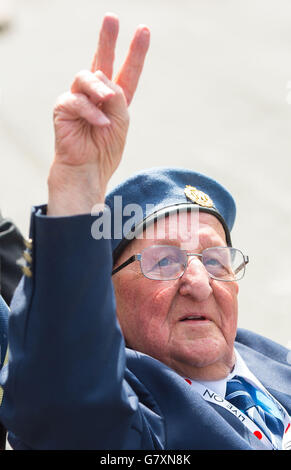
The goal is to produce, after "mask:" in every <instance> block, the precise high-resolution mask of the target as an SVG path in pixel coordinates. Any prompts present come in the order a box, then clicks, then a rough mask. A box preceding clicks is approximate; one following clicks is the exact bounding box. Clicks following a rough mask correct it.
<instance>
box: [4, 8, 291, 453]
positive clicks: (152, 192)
mask: <svg viewBox="0 0 291 470" xmlns="http://www.w3.org/2000/svg"><path fill="white" fill-rule="evenodd" d="M117 32H118V20H117V18H116V17H115V16H114V15H107V16H106V17H105V19H104V22H103V25H102V28H101V33H100V40H99V44H98V48H97V52H96V55H95V57H94V60H93V63H92V68H91V72H89V71H88V72H87V71H83V72H81V73H79V74H78V75H77V76H76V77H75V80H74V82H73V84H72V87H71V90H70V92H68V93H66V94H65V95H63V96H62V97H61V98H60V99H59V100H58V102H57V104H56V108H55V115H54V118H55V133H56V146H55V159H54V162H53V164H52V167H51V171H50V175H49V201H48V206H47V208H46V207H37V208H35V209H34V210H33V213H32V218H31V239H32V247H31V250H30V255H31V259H32V261H31V263H30V265H29V266H27V269H26V277H25V278H24V279H23V280H22V282H21V284H20V286H19V287H18V291H17V293H16V295H15V297H14V300H13V305H12V314H11V317H10V320H9V321H10V323H9V335H10V336H9V341H10V351H11V355H10V362H9V368H8V376H7V377H6V378H4V380H3V382H4V399H3V404H2V407H1V418H2V419H3V422H4V423H5V425H6V427H7V429H9V431H10V442H11V444H12V446H13V448H15V449H152V450H154V449H155V450H162V449H244V450H248V449H288V448H290V418H289V415H290V413H291V394H290V389H291V387H290V386H291V370H290V365H289V364H288V363H287V353H288V351H287V350H286V349H284V348H283V347H281V346H279V345H277V344H275V343H273V342H272V341H270V340H268V339H266V338H263V337H261V336H258V335H257V334H254V333H251V332H249V331H239V332H237V314H238V308H237V294H238V284H237V281H238V280H239V279H241V278H242V277H243V275H244V271H245V266H246V264H247V262H248V258H247V256H246V255H244V254H243V253H242V252H241V251H240V250H238V249H236V248H234V247H232V242H231V237H230V230H231V228H232V225H233V223H234V217H235V204H234V201H233V198H232V196H231V195H230V194H229V192H228V191H227V190H226V189H225V188H223V187H222V186H221V185H220V184H218V183H217V182H216V181H214V180H213V179H211V178H209V177H206V176H204V175H201V174H199V173H197V172H195V171H192V170H185V169H182V168H155V169H151V170H147V171H143V172H140V173H138V174H136V175H134V176H133V177H131V178H129V179H128V180H126V181H125V182H124V183H122V184H121V185H120V186H118V187H117V188H115V189H114V190H113V191H112V192H111V193H109V194H108V195H107V197H106V198H105V194H106V188H107V184H108V181H109V179H110V177H111V175H112V174H113V172H114V171H115V169H116V168H117V167H118V165H119V162H120V160H121V156H122V153H123V149H124V145H125V138H126V134H127V129H128V122H129V119H128V110H127V108H128V105H129V103H130V102H131V100H132V98H133V94H134V91H135V89H136V86H137V83H138V78H139V76H140V73H141V70H142V66H143V62H144V58H145V55H146V52H147V49H148V45H149V31H148V29H147V28H146V27H145V26H140V27H139V28H138V29H137V31H136V33H135V35H134V37H133V40H132V43H131V46H130V49H129V53H128V56H127V58H126V60H125V62H124V64H123V66H122V68H121V70H120V72H119V74H118V75H117V77H116V79H115V80H112V69H113V57H114V47H115V42H116V38H117ZM104 203H105V205H104ZM91 211H92V215H91ZM133 214H134V215H133ZM108 231H109V232H110V234H109V235H108ZM112 260H113V261H112Z"/></svg>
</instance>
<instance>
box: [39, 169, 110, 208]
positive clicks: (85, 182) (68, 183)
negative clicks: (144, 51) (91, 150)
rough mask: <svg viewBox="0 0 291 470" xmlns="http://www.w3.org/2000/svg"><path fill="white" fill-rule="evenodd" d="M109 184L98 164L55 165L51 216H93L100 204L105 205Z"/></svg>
mask: <svg viewBox="0 0 291 470" xmlns="http://www.w3.org/2000/svg"><path fill="white" fill-rule="evenodd" d="M106 187H107V181H106V182H105V181H103V180H102V178H101V176H100V174H99V172H98V170H97V168H96V165H94V164H86V165H78V166H74V165H67V164H63V163H53V164H52V166H51V169H50V173H49V177H48V193H49V197H48V207H47V215H49V216H71V215H78V214H88V213H91V210H92V207H93V206H95V205H96V204H104V200H105V194H106Z"/></svg>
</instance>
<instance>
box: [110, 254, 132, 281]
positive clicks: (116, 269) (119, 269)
mask: <svg viewBox="0 0 291 470" xmlns="http://www.w3.org/2000/svg"><path fill="white" fill-rule="evenodd" d="M136 259H137V258H136V255H132V256H131V257H130V258H128V259H127V260H126V261H125V262H124V263H122V264H121V265H120V266H118V268H115V269H113V271H112V273H111V275H112V276H113V274H116V273H118V271H121V269H123V268H125V267H126V266H128V265H129V264H131V263H133V262H134V261H135V260H136Z"/></svg>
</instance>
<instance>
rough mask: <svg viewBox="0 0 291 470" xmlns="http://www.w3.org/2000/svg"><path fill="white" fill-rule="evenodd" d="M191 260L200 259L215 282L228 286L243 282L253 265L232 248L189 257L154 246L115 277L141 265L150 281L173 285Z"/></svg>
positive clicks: (177, 250)
mask: <svg viewBox="0 0 291 470" xmlns="http://www.w3.org/2000/svg"><path fill="white" fill-rule="evenodd" d="M189 256H198V257H199V258H200V260H201V262H202V264H203V266H204V267H205V269H206V271H207V272H208V274H209V276H210V277H211V278H212V279H216V280H218V281H226V282H230V281H239V280H240V279H242V278H243V277H244V274H245V267H246V264H247V263H248V262H249V258H248V256H245V255H244V254H243V253H242V252H241V251H240V250H237V249H236V248H232V247H223V246H215V247H211V248H206V249H205V250H203V251H202V252H201V253H188V252H187V251H186V250H182V249H181V248H179V247H178V246H175V245H153V246H150V247H148V248H145V249H144V250H143V251H142V252H141V253H138V254H136V255H133V256H131V257H130V258H128V259H127V260H126V261H125V262H124V263H122V264H121V265H120V266H118V267H117V268H116V269H114V270H113V271H112V275H113V274H116V273H117V272H118V271H120V270H121V269H123V268H125V267H126V266H128V265H129V264H131V263H133V262H135V261H139V263H140V269H141V272H142V274H143V275H144V276H145V277H146V278H148V279H155V280H158V281H171V280H174V279H179V278H180V277H182V276H183V274H184V273H185V271H186V269H187V264H188V258H189Z"/></svg>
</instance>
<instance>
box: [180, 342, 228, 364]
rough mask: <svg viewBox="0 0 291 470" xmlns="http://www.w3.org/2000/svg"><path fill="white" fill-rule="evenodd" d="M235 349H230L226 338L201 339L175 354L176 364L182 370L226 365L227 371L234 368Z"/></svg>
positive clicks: (184, 346)
mask: <svg viewBox="0 0 291 470" xmlns="http://www.w3.org/2000/svg"><path fill="white" fill-rule="evenodd" d="M233 357H234V356H233V348H231V350H230V348H229V347H228V345H227V344H226V342H225V340H224V338H201V339H196V340H195V341H192V344H187V345H183V346H182V348H181V349H180V350H176V352H175V363H177V364H178V363H179V364H180V368H181V369H187V370H188V369H190V370H191V369H192V368H194V369H196V368H197V369H202V368H208V367H212V366H213V367H215V365H216V364H217V367H218V364H224V365H225V368H226V369H229V368H231V367H232V366H233Z"/></svg>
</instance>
